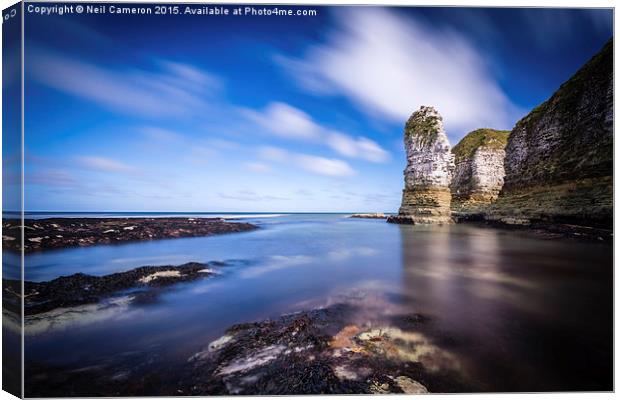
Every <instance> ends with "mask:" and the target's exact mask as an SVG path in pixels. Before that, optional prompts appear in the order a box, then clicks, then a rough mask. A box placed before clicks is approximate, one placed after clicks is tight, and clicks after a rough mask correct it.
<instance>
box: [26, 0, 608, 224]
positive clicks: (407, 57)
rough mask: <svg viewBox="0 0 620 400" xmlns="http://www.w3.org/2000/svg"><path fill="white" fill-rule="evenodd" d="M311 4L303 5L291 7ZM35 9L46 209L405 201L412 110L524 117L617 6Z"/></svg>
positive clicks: (37, 131) (33, 169)
mask: <svg viewBox="0 0 620 400" xmlns="http://www.w3.org/2000/svg"><path fill="white" fill-rule="evenodd" d="M291 8H293V9H295V7H291ZM302 8H306V9H308V8H313V9H316V10H317V15H316V16H307V17H302V16H288V17H277V16H271V17H266V16H255V17H252V16H189V15H179V16H170V15H167V16H155V15H144V16H136V15H124V16H122V15H86V14H80V15H77V14H66V15H63V16H57V15H52V16H42V15H35V14H29V15H27V16H26V22H25V34H26V52H25V96H26V100H25V102H26V108H25V114H26V117H25V127H24V129H25V165H26V167H25V181H26V189H25V190H26V200H25V203H26V210H30V211H188V212H198V211H203V212H209V211H212V212H222V211H229V212H252V211H253V212H263V211H264V212H278V211H279V212H284V211H289V212H358V211H359V212H362V211H378V212H394V211H396V210H397V209H398V206H399V204H400V196H401V190H402V187H403V175H402V171H403V168H404V167H405V155H404V148H403V141H402V134H403V127H404V124H405V122H406V120H407V118H408V117H409V116H410V115H411V113H412V112H414V111H415V110H417V109H418V108H419V107H420V106H422V105H431V106H435V107H436V108H437V109H438V111H439V112H440V113H441V115H442V116H443V119H444V125H445V128H446V132H447V134H448V137H449V139H450V142H451V144H452V145H455V144H456V143H458V141H459V140H460V139H461V138H462V137H463V136H464V135H465V134H466V133H467V132H469V131H471V130H474V129H476V128H481V127H490V128H497V129H511V128H512V127H513V126H514V124H515V122H516V121H518V120H519V119H520V118H521V117H523V116H525V115H526V114H527V113H528V112H529V110H531V109H532V108H533V107H535V106H536V105H538V104H539V103H541V102H543V101H544V100H546V99H547V98H548V97H549V96H550V95H551V94H552V93H553V92H554V91H555V90H556V89H557V88H558V87H559V85H560V84H561V83H562V82H564V81H565V80H566V79H568V78H569V77H570V76H571V75H572V74H573V73H574V72H575V71H576V70H577V69H578V68H579V67H580V66H581V65H583V63H585V62H586V61H587V60H588V59H589V58H590V57H592V56H593V55H594V54H595V53H596V52H597V51H598V50H599V49H600V48H601V47H602V46H603V45H604V43H605V42H606V41H607V40H608V39H609V38H610V37H611V36H612V12H611V10H600V9H599V10H591V9H582V10H571V9H523V8H522V9H509V8H495V9H485V8H406V7H398V8H381V7H348V6H341V7H302Z"/></svg>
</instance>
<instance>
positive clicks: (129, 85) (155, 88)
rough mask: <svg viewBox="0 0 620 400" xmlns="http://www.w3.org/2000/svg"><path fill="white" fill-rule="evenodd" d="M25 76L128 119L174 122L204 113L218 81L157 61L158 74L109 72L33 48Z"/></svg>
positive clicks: (105, 69) (124, 70)
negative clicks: (152, 119) (134, 116)
mask: <svg viewBox="0 0 620 400" xmlns="http://www.w3.org/2000/svg"><path fill="white" fill-rule="evenodd" d="M28 60H29V62H28V68H29V71H28V72H29V74H30V75H29V76H31V77H32V78H34V79H35V80H37V81H38V82H40V83H42V84H44V85H47V86H49V87H52V88H54V89H57V90H60V91H63V92H65V93H68V94H71V95H73V96H77V97H80V98H83V99H86V100H90V101H92V102H95V103H97V104H99V105H101V106H103V107H105V108H108V109H112V110H114V111H118V112H122V113H125V114H130V115H139V116H147V117H178V116H184V115H190V114H198V113H204V112H205V110H206V109H208V108H209V104H208V103H207V102H206V101H205V98H206V97H208V96H209V95H213V94H214V93H216V92H217V90H218V89H217V88H218V86H219V82H218V81H216V78H214V77H213V76H211V75H209V74H207V73H203V72H200V71H199V70H198V69H196V68H194V67H191V66H187V65H183V64H179V63H172V62H164V61H161V62H160V63H159V65H160V70H159V71H155V72H153V71H146V70H132V69H127V68H125V69H123V68H118V69H113V68H104V67H101V66H98V65H95V64H91V63H87V62H82V61H76V60H73V59H71V58H67V57H65V56H62V55H59V54H57V53H53V52H50V51H46V50H43V49H40V48H35V49H33V50H32V51H31V53H29V55H28Z"/></svg>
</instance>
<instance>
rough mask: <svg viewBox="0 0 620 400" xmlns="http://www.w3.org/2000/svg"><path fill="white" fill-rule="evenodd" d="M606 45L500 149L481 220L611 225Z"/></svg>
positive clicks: (609, 73) (610, 64)
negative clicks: (497, 186) (493, 196)
mask: <svg viewBox="0 0 620 400" xmlns="http://www.w3.org/2000/svg"><path fill="white" fill-rule="evenodd" d="M613 55H614V54H613V41H612V40H610V41H609V42H607V44H606V45H605V46H604V47H603V49H602V50H601V51H600V52H599V53H598V54H596V55H595V56H594V57H593V58H592V59H591V60H590V61H588V62H587V63H586V64H585V65H584V66H583V67H581V69H579V71H577V73H575V75H573V76H572V77H571V78H570V79H569V80H568V81H566V82H564V83H563V84H562V86H560V88H559V89H558V90H557V91H556V92H555V93H554V94H553V96H551V98H549V99H548V100H547V101H545V102H544V103H542V104H541V105H539V106H538V107H536V108H535V109H534V110H532V112H530V113H529V114H528V115H527V116H525V117H524V118H523V119H521V120H520V121H519V122H517V124H516V126H515V127H514V129H513V130H512V132H511V133H510V137H509V139H508V144H507V146H506V159H505V162H504V167H505V170H506V177H505V179H504V186H503V188H502V191H501V193H500V195H499V197H498V199H497V202H496V203H495V204H494V205H493V206H492V207H491V210H490V213H489V216H488V218H489V219H492V220H499V221H502V222H505V223H511V224H529V223H532V222H538V221H540V222H547V223H564V224H574V225H586V226H595V227H604V228H609V229H611V227H612V224H613V125H614V124H613V116H614V112H613V109H614V107H613V105H614V102H613V100H614V95H613V88H614V85H613V72H614V69H613Z"/></svg>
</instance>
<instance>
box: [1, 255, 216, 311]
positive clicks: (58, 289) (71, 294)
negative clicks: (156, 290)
mask: <svg viewBox="0 0 620 400" xmlns="http://www.w3.org/2000/svg"><path fill="white" fill-rule="evenodd" d="M223 265H226V264H224V263H220V262H213V263H210V264H202V263H187V264H183V265H179V266H170V265H168V266H157V267H139V268H136V269H132V270H131V271H126V272H118V273H115V274H110V275H105V276H92V275H86V274H82V273H77V274H73V275H69V276H61V277H59V278H56V279H54V280H51V281H48V282H29V281H25V282H24V293H25V296H24V314H25V315H33V314H39V313H43V312H47V311H50V310H53V309H56V308H61V307H73V306H79V305H83V304H91V303H97V302H99V301H101V300H102V299H104V298H107V297H110V296H111V295H113V294H115V293H117V292H120V291H122V290H126V289H132V288H146V289H148V288H151V287H162V286H168V285H172V284H175V283H179V282H187V281H191V280H195V279H200V278H206V277H209V276H211V275H214V274H216V270H215V269H214V267H221V266H223ZM20 285H21V283H20V281H13V280H4V281H3V285H2V286H3V288H4V297H5V299H6V301H7V302H9V303H15V304H14V306H15V307H16V308H17V309H19V304H18V303H17V302H19V301H21V297H20V296H19V293H20V291H21V288H20Z"/></svg>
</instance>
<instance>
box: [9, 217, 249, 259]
mask: <svg viewBox="0 0 620 400" xmlns="http://www.w3.org/2000/svg"><path fill="white" fill-rule="evenodd" d="M257 228H258V227H257V226H255V225H252V224H248V223H243V222H228V221H225V220H223V219H220V218H47V219H26V220H24V239H25V240H24V242H25V243H24V251H25V252H33V251H40V250H47V249H58V248H64V247H72V246H91V245H95V244H113V243H123V242H130V241H139V240H155V239H166V238H181V237H196V236H210V235H216V234H222V233H233V232H245V231H250V230H253V229H257ZM20 234H21V229H20V221H19V220H14V219H9V220H3V221H2V245H3V246H4V248H7V249H11V250H14V251H20V243H19V242H20V241H19V240H18V238H19V235H20Z"/></svg>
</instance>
